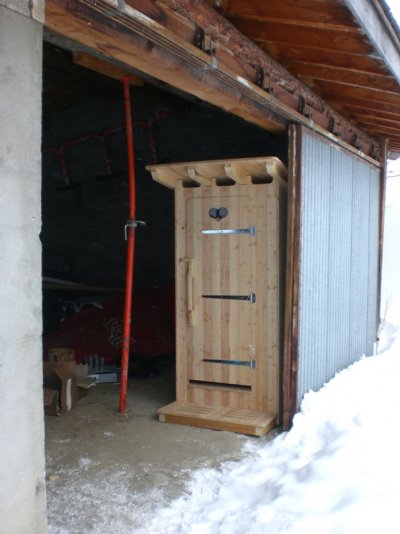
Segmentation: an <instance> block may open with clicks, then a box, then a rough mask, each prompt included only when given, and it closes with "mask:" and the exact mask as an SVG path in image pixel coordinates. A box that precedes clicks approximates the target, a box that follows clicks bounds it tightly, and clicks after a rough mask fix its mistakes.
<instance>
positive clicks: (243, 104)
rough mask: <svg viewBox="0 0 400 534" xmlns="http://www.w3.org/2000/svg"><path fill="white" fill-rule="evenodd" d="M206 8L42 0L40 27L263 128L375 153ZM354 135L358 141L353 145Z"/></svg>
mask: <svg viewBox="0 0 400 534" xmlns="http://www.w3.org/2000/svg"><path fill="white" fill-rule="evenodd" d="M128 2H129V4H128ZM170 3H171V4H174V5H175V4H176V3H177V4H178V5H179V8H180V11H179V12H178V13H177V12H175V11H174V10H171V9H170V8H169V7H168V6H167V5H166V4H170ZM183 8H185V9H183ZM197 9H199V10H200V11H197ZM207 9H210V8H208V6H205V5H204V4H203V3H200V2H192V1H190V0H178V2H176V0H164V1H163V2H162V3H161V2H154V1H151V0H128V1H127V3H125V2H123V0H96V1H94V0H69V1H68V2H65V1H63V0H46V24H45V25H46V27H47V28H48V29H49V30H50V31H53V32H56V33H58V34H60V35H63V36H64V37H66V38H68V39H70V40H72V41H76V42H78V43H81V45H83V46H84V47H85V48H86V49H88V50H92V51H94V52H95V53H96V54H97V55H99V56H101V57H103V58H104V59H106V60H109V61H115V62H117V64H119V65H120V66H121V67H123V68H127V69H128V70H129V69H132V70H134V71H135V72H137V71H140V72H143V73H145V74H147V75H150V76H152V77H154V78H157V79H159V80H162V81H164V82H166V83H168V84H170V85H172V86H174V87H177V88H178V89H181V90H182V91H185V92H187V93H190V94H192V95H195V96H197V97H198V98H200V99H202V100H204V101H206V102H210V103H212V104H214V105H216V106H218V107H220V108H222V109H224V110H226V111H228V112H230V113H233V114H234V115H237V116H239V117H242V118H244V119H245V120H246V121H248V122H252V123H254V124H257V125H259V126H261V127H263V128H265V129H267V130H270V131H276V132H278V131H283V129H284V128H285V127H286V125H287V123H288V122H294V123H297V124H303V125H306V126H308V127H310V128H311V129H314V130H315V131H317V132H319V133H321V134H322V135H325V136H326V137H329V139H331V140H333V141H336V142H338V143H340V144H342V145H343V146H345V147H346V148H347V149H348V150H351V151H353V152H354V153H357V154H358V155H360V156H366V157H367V158H369V157H370V156H372V157H373V158H377V157H378V156H377V154H378V153H379V143H378V142H377V141H376V140H373V139H372V138H371V137H369V136H368V135H366V134H365V133H364V132H362V131H361V130H359V129H358V128H357V126H356V125H355V124H354V123H351V122H350V121H348V120H346V119H345V118H344V117H342V116H340V115H339V114H338V113H337V112H335V111H334V110H333V109H332V108H330V107H329V106H328V105H327V104H326V102H324V101H323V100H322V98H320V97H319V96H318V95H316V94H315V93H314V92H312V91H311V90H310V89H309V88H308V87H306V86H305V85H304V84H302V83H301V82H300V81H299V80H298V79H296V78H295V77H294V76H293V75H291V74H290V73H289V72H288V71H286V70H285V69H284V68H283V67H282V66H281V65H279V64H277V63H276V62H274V61H273V60H272V59H271V58H269V57H268V56H266V54H264V53H263V52H262V51H261V50H260V49H258V48H257V47H256V46H255V45H254V43H251V44H249V42H248V40H247V39H246V37H244V36H243V35H241V34H240V33H239V32H238V31H237V30H236V29H234V28H233V27H231V26H230V24H229V22H227V21H226V20H223V22H222V23H223V24H224V25H226V32H227V33H226V32H225V27H224V31H223V32H222V28H221V25H220V22H221V21H220V20H218V16H219V15H218V14H217V13H215V12H214V11H213V10H212V9H210V12H207ZM182 10H183V11H182ZM205 10H206V11H205ZM184 14H186V17H185V15H184ZM207 17H209V18H207ZM194 20H195V21H197V22H200V23H201V24H202V26H199V25H197V23H194V22H193V21H194ZM158 21H160V22H161V23H159V22H158ZM210 25H212V27H210ZM199 28H200V29H202V30H204V28H206V29H207V31H208V32H209V33H208V34H207V36H206V35H205V33H204V37H207V39H206V42H205V43H203V44H204V46H205V49H203V48H202V47H201V46H198V39H197V37H196V36H198V31H199ZM217 28H218V32H217ZM229 28H230V29H229ZM222 33H223V41H222V42H221V38H220V39H218V38H216V39H215V41H214V34H215V35H217V36H220V35H221V34H222ZM210 37H211V38H212V42H210ZM231 39H232V40H231ZM207 46H208V47H210V48H212V49H213V50H214V52H213V55H212V54H211V55H210V53H209V50H208V49H207ZM248 46H249V47H250V48H251V51H253V50H254V51H255V52H254V54H252V53H250V50H249V49H248ZM257 64H258V65H257ZM264 67H265V71H264ZM260 68H261V70H262V73H263V76H262V79H261V80H260V79H259V69H260ZM331 125H333V126H331ZM331 128H332V130H331ZM338 128H339V129H340V132H339V133H340V135H341V138H340V139H339V138H338V137H337V136H336V132H337V131H338ZM333 131H335V133H332V132H333ZM354 139H357V147H355V146H352V144H353V143H355V142H354V141H353V140H354ZM369 159H371V158H369ZM371 161H373V160H372V159H371Z"/></svg>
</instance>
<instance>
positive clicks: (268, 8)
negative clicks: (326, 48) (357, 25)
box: [207, 0, 354, 26]
mask: <svg viewBox="0 0 400 534" xmlns="http://www.w3.org/2000/svg"><path fill="white" fill-rule="evenodd" d="M207 3H208V4H209V5H210V6H211V7H213V8H214V9H216V10H217V11H219V12H220V13H222V15H223V16H224V17H227V18H229V17H231V16H233V15H235V14H239V15H240V16H241V17H243V18H247V19H256V20H265V19H266V18H267V19H268V18H274V19H286V18H290V19H291V20H296V21H297V22H298V23H302V22H314V23H316V24H319V23H325V24H332V25H333V24H336V25H343V26H350V25H351V24H354V23H353V21H352V20H351V18H350V17H349V14H348V11H347V9H346V8H344V7H343V6H342V5H341V4H339V3H338V2H337V1H336V0H325V1H324V3H323V8H324V9H321V1H320V0H302V1H301V2H299V1H298V0H281V1H279V2H265V0H252V1H251V2H249V1H248V0H229V1H221V0H207Z"/></svg>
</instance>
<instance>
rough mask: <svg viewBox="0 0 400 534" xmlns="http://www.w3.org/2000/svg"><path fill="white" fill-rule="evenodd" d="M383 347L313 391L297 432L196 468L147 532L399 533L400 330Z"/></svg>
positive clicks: (389, 331)
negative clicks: (214, 465)
mask: <svg viewBox="0 0 400 534" xmlns="http://www.w3.org/2000/svg"><path fill="white" fill-rule="evenodd" d="M380 344H381V346H383V347H388V348H387V350H384V351H383V352H381V353H380V354H378V355H377V356H373V357H368V358H362V359H361V360H360V361H359V362H357V363H355V364H353V365H352V366H350V367H349V368H347V369H345V370H344V371H342V372H340V373H338V374H337V375H336V376H335V377H334V378H333V379H332V380H331V381H330V382H329V383H328V384H326V385H325V386H324V387H323V388H322V389H321V390H320V391H318V392H310V393H308V394H307V395H306V396H305V398H304V401H303V403H302V406H301V413H299V414H298V415H296V417H295V420H294V424H293V428H292V430H291V431H290V432H288V433H285V434H281V435H280V436H278V437H277V438H276V439H275V440H274V441H273V442H271V443H269V444H266V445H263V446H257V445H254V444H253V445H248V446H247V447H248V448H250V449H251V450H250V451H249V450H247V453H249V452H250V453H251V454H246V458H245V459H244V460H243V461H242V462H240V463H237V464H228V465H226V466H224V467H223V468H222V470H211V469H207V470H200V471H198V472H196V473H194V475H193V478H192V480H191V481H190V483H189V485H188V492H187V494H186V495H184V496H182V497H181V498H180V499H178V500H176V501H175V502H174V503H173V504H172V505H171V506H170V507H169V508H167V509H164V510H162V511H160V512H159V514H158V515H157V516H156V517H155V518H154V519H153V521H152V522H151V523H150V525H147V526H146V529H145V530H143V533H144V532H147V533H154V534H155V533H159V532H160V525H162V532H163V533H165V534H168V533H171V534H175V533H176V534H178V533H185V534H225V533H226V534H235V533H237V534H242V533H246V534H252V533H260V532H268V534H277V533H288V534H305V533H307V534H314V533H315V534H321V533H324V534H358V533H360V532H363V534H369V533H371V534H376V532H379V531H381V532H384V533H385V534H391V533H393V534H398V532H399V530H400V527H399V512H398V502H399V499H400V461H399V451H400V434H399V432H398V429H397V425H396V421H397V409H398V406H399V405H400V388H399V387H398V385H399V381H400V332H399V330H398V329H397V328H396V327H394V326H393V325H392V324H389V323H388V324H387V325H386V326H385V329H384V332H383V333H382V340H381V342H380Z"/></svg>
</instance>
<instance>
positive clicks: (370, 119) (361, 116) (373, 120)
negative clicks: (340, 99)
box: [350, 110, 400, 133]
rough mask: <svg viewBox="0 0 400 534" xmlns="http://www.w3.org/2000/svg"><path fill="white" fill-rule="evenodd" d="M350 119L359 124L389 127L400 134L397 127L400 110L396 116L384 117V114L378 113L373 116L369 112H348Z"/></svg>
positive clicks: (399, 121) (399, 119)
mask: <svg viewBox="0 0 400 534" xmlns="http://www.w3.org/2000/svg"><path fill="white" fill-rule="evenodd" d="M350 114H351V117H352V119H353V120H354V121H356V122H358V123H360V124H371V125H376V124H377V122H378V123H379V125H380V126H389V127H393V128H395V129H396V131H398V132H399V133H400V129H399V125H400V110H399V113H398V115H397V116H393V115H391V116H389V117H387V116H385V114H384V112H381V113H379V112H378V111H377V112H376V113H375V114H373V113H370V112H367V111H366V112H365V113H362V112H358V113H355V112H350Z"/></svg>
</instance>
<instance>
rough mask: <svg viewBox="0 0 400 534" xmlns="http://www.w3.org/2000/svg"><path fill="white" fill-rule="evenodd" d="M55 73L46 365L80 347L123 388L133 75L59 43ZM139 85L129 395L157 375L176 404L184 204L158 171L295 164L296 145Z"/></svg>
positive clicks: (50, 47)
mask: <svg viewBox="0 0 400 534" xmlns="http://www.w3.org/2000/svg"><path fill="white" fill-rule="evenodd" d="M43 69H44V70H43V139H42V153H43V189H42V206H43V207H42V213H43V229H42V234H41V240H42V245H43V283H44V286H43V324H44V351H45V358H46V359H47V358H48V353H49V350H51V349H55V348H59V347H67V348H71V349H73V350H74V353H75V358H76V361H77V363H82V364H85V363H86V364H88V366H89V374H93V375H95V376H96V377H97V380H98V382H103V381H104V382H105V383H109V384H110V386H109V387H110V388H112V386H111V385H112V383H114V382H116V381H117V380H118V374H119V369H120V355H121V325H122V321H121V318H122V310H123V293H124V292H123V289H124V277H125V249H126V244H125V239H124V226H125V224H126V219H127V213H128V180H127V152H126V134H125V128H124V108H123V93H122V83H121V81H120V79H118V78H119V77H120V75H121V76H122V74H123V73H121V74H120V73H119V71H118V68H116V67H115V66H114V65H111V64H109V63H105V62H104V61H103V60H101V61H100V60H99V59H98V58H96V57H93V56H91V55H89V54H88V53H87V51H82V49H81V48H78V47H76V48H75V47H74V46H73V45H71V43H67V44H66V43H61V44H60V43H59V42H57V43H53V42H52V43H50V42H45V43H44V58H43ZM116 73H117V74H116ZM130 74H131V78H132V86H131V95H132V98H131V100H132V102H131V103H132V118H133V123H134V143H135V171H136V197H137V219H139V220H143V221H144V222H145V223H146V226H145V227H143V228H139V229H138V230H137V231H136V252H135V275H134V300H133V302H134V305H133V306H134V308H133V321H132V341H131V354H130V369H129V381H130V386H129V387H130V388H135V387H137V384H138V382H139V381H140V384H141V385H140V388H142V387H143V388H145V387H146V384H149V385H150V386H149V387H151V380H147V379H148V378H150V379H151V377H155V376H157V377H158V379H159V380H162V381H163V382H164V383H165V384H166V385H165V391H166V397H165V399H163V400H162V401H160V402H161V403H164V404H166V403H168V402H172V401H173V400H174V395H175V393H174V384H175V377H174V365H175V317H174V314H175V310H174V290H175V267H174V252H175V242H174V241H175V238H174V198H173V192H172V191H171V190H169V189H167V188H165V187H163V186H161V185H160V184H158V183H156V182H155V181H154V180H153V179H152V177H151V174H150V173H149V171H148V170H146V166H149V165H157V164H168V163H177V162H187V161H207V160H216V159H229V158H248V157H257V156H276V157H278V158H279V159H280V160H281V161H283V162H284V163H285V164H287V158H288V141H287V134H286V132H284V133H282V134H276V133H275V134H274V133H270V132H267V131H266V130H263V129H261V128H259V127H257V126H254V125H251V124H249V123H246V122H245V121H243V120H242V119H239V118H237V117H234V116H232V115H230V114H228V113H225V112H224V111H222V110H220V109H218V108H216V107H214V106H211V105H210V104H208V103H207V102H204V101H200V100H199V99H197V98H195V97H193V96H190V95H188V94H186V93H184V92H182V91H180V90H177V89H175V88H173V87H171V86H168V85H166V84H164V83H161V82H159V81H157V80H155V79H153V78H149V77H148V76H144V75H142V74H141V73H139V72H138V73H134V74H132V73H130ZM167 382H168V385H167ZM106 387H108V386H106ZM112 391H113V392H114V393H113V395H114V396H115V409H116V408H117V396H118V391H117V388H115V387H114V388H113V389H112ZM89 395H90V391H89ZM155 415H156V414H155V413H154V416H155Z"/></svg>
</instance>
